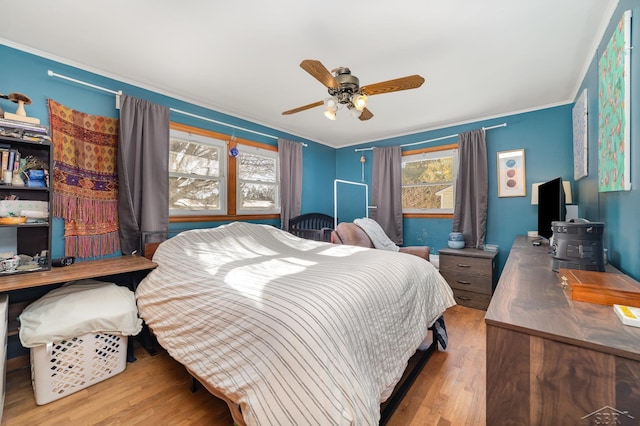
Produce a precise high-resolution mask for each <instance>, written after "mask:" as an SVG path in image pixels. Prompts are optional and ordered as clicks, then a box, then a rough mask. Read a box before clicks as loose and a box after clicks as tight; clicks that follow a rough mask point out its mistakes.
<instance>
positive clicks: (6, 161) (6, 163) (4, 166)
mask: <svg viewBox="0 0 640 426" xmlns="http://www.w3.org/2000/svg"><path fill="white" fill-rule="evenodd" d="M0 161H2V163H1V167H0V170H9V150H8V149H7V150H3V151H2V159H1V160H0Z"/></svg>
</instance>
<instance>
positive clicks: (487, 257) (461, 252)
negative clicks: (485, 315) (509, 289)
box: [438, 248, 498, 311]
mask: <svg viewBox="0 0 640 426" xmlns="http://www.w3.org/2000/svg"><path fill="white" fill-rule="evenodd" d="M438 254H439V255H440V274H442V276H443V277H444V279H445V280H447V282H448V283H449V285H450V286H451V288H452V289H453V295H454V297H455V299H456V302H458V304H459V305H463V306H468V307H470V308H476V309H482V310H485V311H486V310H487V307H488V306H489V302H490V301H491V294H492V293H493V289H494V288H495V286H496V283H497V282H498V268H497V260H498V259H497V257H498V252H497V251H496V252H490V251H484V250H479V249H474V248H463V249H452V248H443V249H440V250H438Z"/></svg>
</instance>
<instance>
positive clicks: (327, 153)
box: [0, 45, 335, 258]
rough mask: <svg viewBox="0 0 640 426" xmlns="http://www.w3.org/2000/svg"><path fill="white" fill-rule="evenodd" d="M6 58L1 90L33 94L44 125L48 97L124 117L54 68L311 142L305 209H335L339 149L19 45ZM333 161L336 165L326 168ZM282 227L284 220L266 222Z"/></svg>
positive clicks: (58, 245)
mask: <svg viewBox="0 0 640 426" xmlns="http://www.w3.org/2000/svg"><path fill="white" fill-rule="evenodd" d="M0 58H2V64H3V66H2V67H0V92H1V93H5V94H7V93H10V92H20V93H24V94H26V95H27V96H29V97H30V98H31V100H32V104H31V105H28V106H26V107H25V108H26V110H27V115H29V116H31V117H37V118H39V119H40V122H41V124H43V125H48V124H49V119H48V111H47V99H48V98H51V99H54V100H55V101H57V102H60V103H62V104H63V105H65V106H68V107H70V108H73V109H75V110H78V111H82V112H84V113H87V114H94V115H103V116H107V117H118V116H119V112H118V110H117V109H116V107H115V96H114V95H112V94H109V93H105V92H103V91H100V90H97V89H92V88H89V87H85V86H82V85H79V84H77V83H73V82H68V81H66V80H63V79H60V78H54V77H49V76H48V75H47V71H48V70H52V71H54V72H55V73H58V74H62V75H65V76H67V77H71V78H74V79H78V80H81V81H85V82H88V83H91V84H94V85H97V86H100V87H104V88H107V89H111V90H115V91H117V90H122V91H123V92H124V93H126V94H127V95H131V96H136V97H139V98H142V99H146V100H148V101H151V102H155V103H158V104H161V105H165V106H167V107H170V108H175V109H178V110H181V111H186V112H189V113H193V114H196V115H200V116H204V117H207V118H211V119H213V120H217V121H221V122H224V123H228V124H231V125H235V126H240V127H244V128H247V129H251V130H254V131H258V132H262V133H265V134H269V135H274V136H278V137H283V138H286V139H290V140H294V141H300V142H305V143H307V145H308V146H307V147H306V148H304V149H303V162H304V178H303V193H304V195H303V200H302V209H303V211H325V212H327V213H330V212H331V211H332V206H333V195H332V194H333V192H332V189H331V184H332V182H333V176H334V168H333V165H334V164H335V150H334V149H333V148H330V147H327V146H325V145H321V144H318V143H315V142H312V141H309V140H306V139H301V138H299V137H297V136H293V135H290V134H287V133H284V132H281V131H277V130H274V129H270V128H268V127H265V126H261V125H257V124H254V123H251V122H248V121H245V120H241V119H238V118H235V117H232V116H229V115H225V114H221V113H218V112H216V111H212V110H209V109H206V108H203V107H200V106H197V105H193V104H189V103H187V102H184V101H181V100H178V99H175V98H171V97H168V96H165V95H162V94H159V93H155V92H152V91H149V90H146V89H142V88H139V87H136V86H132V85H130V84H126V83H123V82H121V81H116V80H113V79H110V78H107V77H103V76H100V75H97V74H94V73H90V72H87V71H83V70H80V69H78V68H75V67H72V66H69V65H64V64H62V63H59V62H55V61H52V60H49V59H46V58H43V57H40V56H37V55H33V54H29V53H26V52H23V51H20V50H17V49H13V48H10V47H8V46H5V45H0ZM0 107H2V108H3V109H4V110H5V111H10V112H13V111H15V108H16V105H15V104H14V103H13V102H11V101H8V100H4V99H0ZM170 118H171V121H174V122H176V123H183V124H186V125H190V126H194V127H199V128H203V129H207V130H211V131H215V132H219V133H223V134H228V135H232V134H233V135H235V136H237V137H239V138H246V139H250V140H253V141H256V142H261V143H265V144H270V145H275V144H276V140H275V139H273V138H269V137H265V136H260V135H255V134H253V133H250V132H245V131H242V130H237V129H233V128H230V127H227V126H223V125H219V124H215V123H210V122H208V121H204V120H200V119H198V118H193V117H189V116H186V115H184V114H178V113H175V112H172V113H171V116H170ZM327 164H330V165H331V167H326V165H327ZM260 222H262V223H270V224H273V225H276V226H279V224H280V221H279V220H275V221H274V220H271V221H260ZM220 224H221V222H213V223H198V224H186V225H185V224H172V225H171V229H185V228H191V227H205V226H207V227H211V226H218V225H220ZM52 236H53V242H52V253H51V255H52V257H54V258H55V257H61V256H63V255H64V225H63V222H62V220H61V219H55V220H54V223H53V226H52Z"/></svg>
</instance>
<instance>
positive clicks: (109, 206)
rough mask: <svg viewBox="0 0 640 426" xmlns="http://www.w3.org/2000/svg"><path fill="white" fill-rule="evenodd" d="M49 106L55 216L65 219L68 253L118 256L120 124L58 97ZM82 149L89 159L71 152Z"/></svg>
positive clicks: (85, 255)
mask: <svg viewBox="0 0 640 426" xmlns="http://www.w3.org/2000/svg"><path fill="white" fill-rule="evenodd" d="M48 107H49V123H50V125H51V139H52V142H53V148H54V149H53V160H54V164H55V167H54V168H53V177H52V179H53V214H54V216H55V217H57V218H62V219H64V240H65V253H64V255H65V256H74V257H76V258H88V257H102V256H105V255H107V254H111V253H115V252H117V251H119V250H120V236H119V233H118V229H119V221H118V175H117V170H116V168H117V158H116V147H117V144H118V128H119V120H118V119H117V118H112V117H103V116H96V115H90V114H86V113H83V112H80V111H75V110H73V109H71V108H69V107H66V106H64V105H62V104H60V103H58V102H56V101H54V100H53V99H49V100H48ZM78 123H80V124H78ZM88 134H90V135H91V137H90V138H89V137H87V135H88ZM78 151H80V152H84V153H85V155H83V156H73V155H71V156H69V155H68V154H66V153H68V152H70V153H73V152H78Z"/></svg>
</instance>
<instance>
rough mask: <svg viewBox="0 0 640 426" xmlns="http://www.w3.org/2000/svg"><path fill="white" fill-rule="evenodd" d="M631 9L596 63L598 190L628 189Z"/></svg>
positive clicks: (629, 170) (622, 19)
mask: <svg viewBox="0 0 640 426" xmlns="http://www.w3.org/2000/svg"><path fill="white" fill-rule="evenodd" d="M630 39H631V11H626V12H625V13H624V15H623V16H622V18H621V19H620V22H619V23H618V25H617V26H616V29H615V31H614V32H613V35H612V36H611V39H610V40H609V44H608V45H607V47H606V49H605V51H604V53H603V54H602V57H601V58H600V62H599V64H598V106H599V112H598V122H599V130H600V134H599V138H598V190H599V191H600V192H606V191H624V190H626V191H628V190H630V189H631V179H630V177H631V175H630V172H631V167H630V166H631V163H630V161H631V155H630V151H629V148H630V142H631V129H630V107H631V102H630V98H629V96H630V95H629V93H630V92H629V83H630V77H631V68H630V67H631V58H630V51H631V50H630V41H629V40H630Z"/></svg>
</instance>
